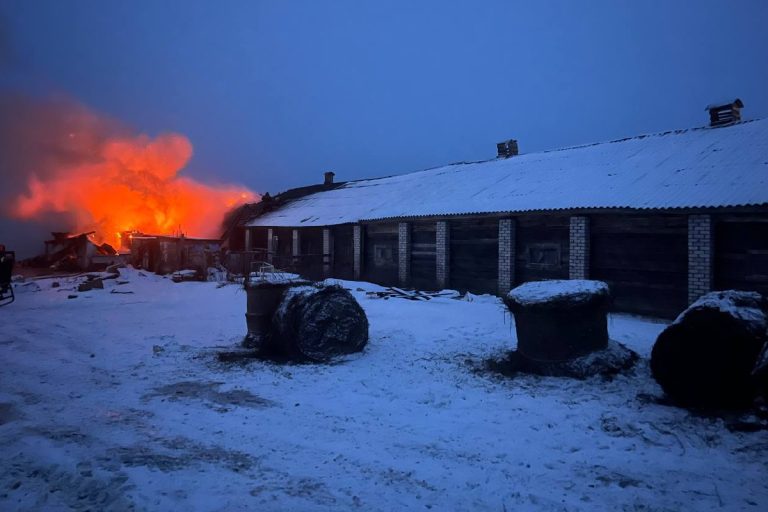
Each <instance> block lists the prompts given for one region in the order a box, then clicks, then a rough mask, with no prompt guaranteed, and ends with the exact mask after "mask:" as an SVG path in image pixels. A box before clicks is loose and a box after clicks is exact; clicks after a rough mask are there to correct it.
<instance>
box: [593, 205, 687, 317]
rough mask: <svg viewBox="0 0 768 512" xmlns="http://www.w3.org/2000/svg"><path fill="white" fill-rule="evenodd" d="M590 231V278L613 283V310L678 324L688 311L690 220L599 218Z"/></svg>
mask: <svg viewBox="0 0 768 512" xmlns="http://www.w3.org/2000/svg"><path fill="white" fill-rule="evenodd" d="M590 230H591V247H590V252H591V262H590V277H592V278H593V279H599V280H601V281H606V282H607V283H608V285H609V286H610V288H611V294H612V296H613V309H615V310H617V311H628V312H632V313H639V314H643V315H651V316H658V317H663V318H673V317H675V316H677V314H678V313H680V312H681V311H682V310H683V309H685V308H686V306H687V300H688V297H687V295H688V218H687V216H686V215H595V216H592V217H591V221H590Z"/></svg>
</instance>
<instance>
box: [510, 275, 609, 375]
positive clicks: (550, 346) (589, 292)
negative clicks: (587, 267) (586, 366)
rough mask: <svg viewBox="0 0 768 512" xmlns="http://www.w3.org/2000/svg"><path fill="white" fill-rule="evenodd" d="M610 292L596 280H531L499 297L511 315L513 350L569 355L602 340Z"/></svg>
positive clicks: (536, 357) (551, 357)
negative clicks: (503, 296) (515, 336)
mask: <svg viewBox="0 0 768 512" xmlns="http://www.w3.org/2000/svg"><path fill="white" fill-rule="evenodd" d="M609 300H610V295H609V292H608V285H607V284H605V283H604V282H602V281H589V280H580V279H572V280H557V281H535V282H531V283H525V284H523V285H521V286H518V287H517V288H515V289H514V290H512V291H511V292H509V295H507V297H506V298H505V300H504V302H505V304H506V305H507V307H508V308H509V310H510V311H511V312H512V313H513V314H514V315H515V329H516V331H517V350H518V352H519V353H520V355H521V356H522V357H524V358H526V359H528V360H530V361H539V362H561V361H571V360H573V359H576V358H578V357H581V356H584V355H586V354H589V353H591V352H594V351H597V350H602V349H605V348H606V347H607V346H608V322H607V313H608V305H609Z"/></svg>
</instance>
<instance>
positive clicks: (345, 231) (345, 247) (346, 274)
mask: <svg viewBox="0 0 768 512" xmlns="http://www.w3.org/2000/svg"><path fill="white" fill-rule="evenodd" d="M331 241H332V242H331V243H332V244H333V259H332V262H333V266H332V270H331V275H332V276H333V277H335V278H337V279H348V280H352V279H354V277H355V272H354V257H355V254H354V246H353V244H354V241H353V236H352V225H351V224H346V225H342V226H333V227H332V228H331Z"/></svg>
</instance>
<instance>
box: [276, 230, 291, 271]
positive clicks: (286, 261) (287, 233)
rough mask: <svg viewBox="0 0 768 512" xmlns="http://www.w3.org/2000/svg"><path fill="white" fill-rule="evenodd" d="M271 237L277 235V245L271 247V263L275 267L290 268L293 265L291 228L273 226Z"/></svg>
mask: <svg viewBox="0 0 768 512" xmlns="http://www.w3.org/2000/svg"><path fill="white" fill-rule="evenodd" d="M272 237H273V238H274V237H277V245H276V246H275V247H274V248H273V250H274V254H273V256H272V263H273V264H274V265H275V267H277V268H280V269H283V270H290V268H291V267H292V266H293V229H292V228H273V229H272Z"/></svg>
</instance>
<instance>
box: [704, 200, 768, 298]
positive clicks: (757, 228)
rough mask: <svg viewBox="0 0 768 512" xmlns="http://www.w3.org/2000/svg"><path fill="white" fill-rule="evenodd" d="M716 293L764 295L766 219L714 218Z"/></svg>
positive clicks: (767, 278)
mask: <svg viewBox="0 0 768 512" xmlns="http://www.w3.org/2000/svg"><path fill="white" fill-rule="evenodd" d="M713 220H714V222H715V233H714V235H715V236H714V244H715V265H714V283H713V284H714V287H715V289H716V290H730V289H735V290H753V291H757V292H760V293H763V294H768V218H765V217H764V218H762V219H759V218H754V217H752V218H750V217H747V216H733V215H731V216H722V217H715V218H714V219H713Z"/></svg>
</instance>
